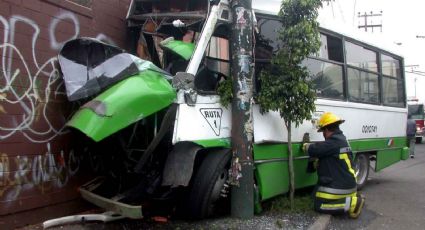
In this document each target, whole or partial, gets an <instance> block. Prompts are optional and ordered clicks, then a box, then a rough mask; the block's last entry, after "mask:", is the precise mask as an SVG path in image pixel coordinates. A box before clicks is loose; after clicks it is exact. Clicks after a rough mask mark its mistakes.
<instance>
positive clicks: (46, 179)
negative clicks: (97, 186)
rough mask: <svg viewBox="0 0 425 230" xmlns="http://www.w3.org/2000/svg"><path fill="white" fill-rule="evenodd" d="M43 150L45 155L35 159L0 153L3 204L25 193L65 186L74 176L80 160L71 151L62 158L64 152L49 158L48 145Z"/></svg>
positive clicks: (0, 181) (0, 192)
mask: <svg viewBox="0 0 425 230" xmlns="http://www.w3.org/2000/svg"><path fill="white" fill-rule="evenodd" d="M47 148H48V151H47V152H46V153H44V154H40V155H36V156H35V157H29V156H17V157H9V156H8V155H7V154H5V153H0V197H2V198H3V199H4V200H7V201H10V200H16V199H17V198H18V197H19V195H20V194H21V193H23V192H24V191H27V190H31V189H34V188H36V189H38V190H39V191H41V193H43V194H44V193H47V192H49V191H51V189H52V188H61V187H63V186H65V185H66V184H67V182H68V180H69V178H70V177H72V176H74V175H75V174H76V173H77V172H78V170H79V167H80V162H79V161H80V159H79V158H78V157H77V156H76V155H75V154H74V151H73V150H71V151H70V152H69V154H68V155H67V156H65V153H64V151H61V152H60V154H52V153H51V152H50V145H49V144H47ZM12 168H14V169H16V170H11V169H12Z"/></svg>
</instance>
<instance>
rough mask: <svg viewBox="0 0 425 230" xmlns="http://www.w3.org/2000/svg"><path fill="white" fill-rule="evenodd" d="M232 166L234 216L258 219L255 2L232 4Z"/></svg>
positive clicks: (245, 1)
mask: <svg viewBox="0 0 425 230" xmlns="http://www.w3.org/2000/svg"><path fill="white" fill-rule="evenodd" d="M231 7H232V15H233V25H232V26H231V37H230V41H229V42H230V46H231V47H230V48H231V54H232V56H231V73H232V80H233V86H232V92H233V95H234V96H233V100H232V151H233V158H232V166H231V173H230V181H231V183H232V184H233V186H232V193H231V215H232V217H236V218H244V219H249V218H252V217H254V162H253V157H252V139H253V125H252V108H251V101H252V96H253V93H252V91H253V84H252V82H253V65H252V52H253V33H252V32H253V30H252V27H253V26H252V25H253V21H252V10H251V8H252V7H251V0H233V1H231Z"/></svg>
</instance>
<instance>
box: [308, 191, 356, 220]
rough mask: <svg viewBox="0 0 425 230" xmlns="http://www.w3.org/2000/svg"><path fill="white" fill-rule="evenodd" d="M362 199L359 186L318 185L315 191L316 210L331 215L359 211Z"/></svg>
mask: <svg viewBox="0 0 425 230" xmlns="http://www.w3.org/2000/svg"><path fill="white" fill-rule="evenodd" d="M361 199H362V198H361V197H360V194H358V193H357V188H353V189H334V188H329V187H324V186H318V187H316V189H315V192H314V210H315V211H316V212H320V213H326V214H331V215H339V214H344V213H348V214H351V213H354V212H355V211H357V210H356V208H357V205H358V203H359V202H361Z"/></svg>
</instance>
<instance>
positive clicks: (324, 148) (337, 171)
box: [303, 112, 365, 218]
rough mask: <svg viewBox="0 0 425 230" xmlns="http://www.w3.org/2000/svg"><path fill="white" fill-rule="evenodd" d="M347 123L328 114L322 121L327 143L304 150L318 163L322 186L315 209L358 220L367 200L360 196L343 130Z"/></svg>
mask: <svg viewBox="0 0 425 230" xmlns="http://www.w3.org/2000/svg"><path fill="white" fill-rule="evenodd" d="M343 122H344V120H342V119H341V118H339V117H338V116H337V115H335V114H333V113H330V112H327V113H324V114H323V115H322V116H321V117H320V119H319V121H318V132H323V137H324V138H325V141H324V142H318V143H305V144H303V150H304V151H305V152H307V153H308V155H309V156H310V157H312V158H317V159H318V165H317V174H318V183H317V185H316V188H315V191H314V194H313V195H314V209H315V211H317V212H321V213H326V214H332V215H336V214H345V213H348V215H349V216H350V217H351V218H357V217H358V216H359V215H360V212H361V210H362V208H363V205H364V202H365V198H364V197H363V196H362V195H360V194H359V193H358V192H357V183H356V176H355V173H354V169H353V153H352V151H351V148H350V146H349V144H348V142H347V140H346V138H345V136H344V134H343V133H342V131H341V130H340V129H339V125H340V124H342V123H343Z"/></svg>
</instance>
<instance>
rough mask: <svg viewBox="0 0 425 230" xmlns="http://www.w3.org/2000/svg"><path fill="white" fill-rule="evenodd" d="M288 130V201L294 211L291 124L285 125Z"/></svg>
mask: <svg viewBox="0 0 425 230" xmlns="http://www.w3.org/2000/svg"><path fill="white" fill-rule="evenodd" d="M285 124H286V128H287V129H288V158H289V160H288V171H289V200H290V202H291V209H294V193H295V171H294V154H293V152H292V130H291V122H288V123H285Z"/></svg>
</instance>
